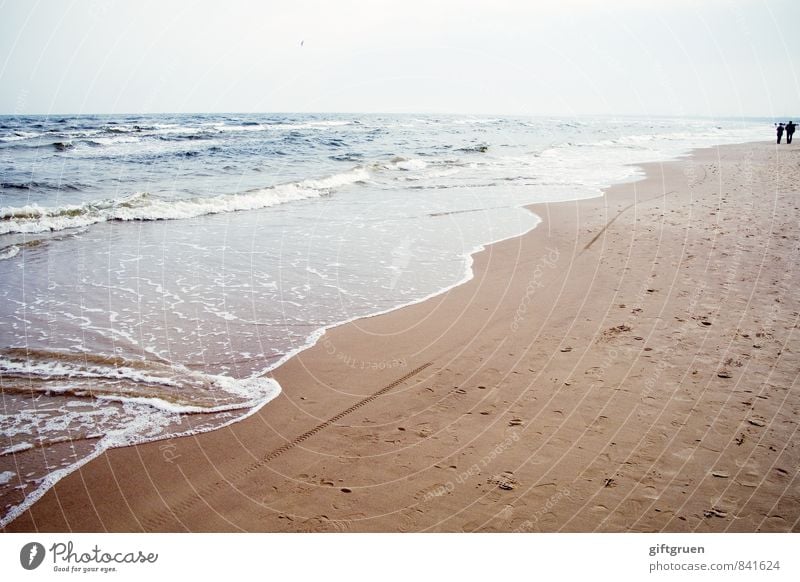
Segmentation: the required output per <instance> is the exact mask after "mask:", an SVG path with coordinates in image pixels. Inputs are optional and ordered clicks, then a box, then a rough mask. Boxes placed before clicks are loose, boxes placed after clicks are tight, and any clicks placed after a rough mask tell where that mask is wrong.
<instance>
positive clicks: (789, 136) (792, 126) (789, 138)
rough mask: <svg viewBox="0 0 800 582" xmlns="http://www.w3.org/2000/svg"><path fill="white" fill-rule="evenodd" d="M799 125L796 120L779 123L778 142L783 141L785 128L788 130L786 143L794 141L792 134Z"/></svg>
mask: <svg viewBox="0 0 800 582" xmlns="http://www.w3.org/2000/svg"><path fill="white" fill-rule="evenodd" d="M795 127H797V125H795V123H794V121H790V122H789V123H787V124H786V125H784V124H782V123H779V124H778V143H781V138H782V137H783V132H784V130H785V131H786V143H792V136H793V135H794V129H795Z"/></svg>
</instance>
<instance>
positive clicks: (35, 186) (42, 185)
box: [0, 180, 84, 192]
mask: <svg viewBox="0 0 800 582" xmlns="http://www.w3.org/2000/svg"><path fill="white" fill-rule="evenodd" d="M83 188H84V185H83V184H64V183H60V184H52V183H50V182H44V181H41V180H40V181H36V180H31V181H29V182H0V190H70V191H72V192H79V191H80V190H83Z"/></svg>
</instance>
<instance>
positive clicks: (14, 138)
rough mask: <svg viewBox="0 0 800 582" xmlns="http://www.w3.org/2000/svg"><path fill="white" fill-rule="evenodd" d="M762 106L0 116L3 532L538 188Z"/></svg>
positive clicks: (706, 131)
mask: <svg viewBox="0 0 800 582" xmlns="http://www.w3.org/2000/svg"><path fill="white" fill-rule="evenodd" d="M772 133H773V127H772V120H766V119H678V118H635V117H577V118H571V117H561V118H543V117H507V116H469V115H406V114H404V115H388V114H387V115H377V114H375V115H373V114H369V115H366V114H294V115H293V114H180V115H177V114H175V115H169V114H159V115H79V116H59V115H48V116H4V117H0V396H2V408H0V526H3V525H6V524H7V523H9V522H10V521H11V520H13V519H14V518H16V517H17V516H18V515H19V514H20V513H22V512H23V511H24V510H25V509H26V508H27V507H29V506H30V505H31V504H32V503H33V502H34V501H35V500H36V499H38V498H39V497H41V496H42V495H43V494H44V493H45V492H46V491H47V489H49V488H50V487H52V485H53V484H54V483H55V482H57V481H58V480H59V479H61V478H62V477H64V476H65V475H67V474H69V473H70V472H72V471H74V470H75V469H77V468H78V467H80V466H81V465H83V464H84V463H86V462H88V461H89V460H91V459H92V458H94V457H96V456H98V455H99V454H101V453H102V452H103V451H105V450H107V449H108V448H110V447H117V446H124V445H129V444H134V443H142V442H146V441H154V440H159V439H165V438H168V437H171V436H176V435H185V434H194V433H199V432H204V431H209V430H215V429H219V428H221V427H224V426H227V425H229V424H231V423H233V422H237V421H239V420H242V419H243V418H246V417H247V416H249V415H251V414H253V413H254V412H255V411H257V410H258V409H259V408H261V407H262V406H264V405H268V403H269V402H270V400H272V399H274V398H275V397H276V396H277V395H278V394H279V393H280V390H281V387H280V386H279V385H278V383H277V382H276V381H275V380H274V379H272V378H270V377H269V372H270V371H271V370H273V369H274V368H275V367H277V366H279V365H280V364H281V363H283V362H285V361H286V360H287V359H288V358H290V357H291V356H292V355H294V354H297V353H298V352H299V351H301V350H303V349H305V348H307V347H309V346H311V345H313V344H314V343H315V342H316V341H317V340H318V339H319V338H320V337H321V335H322V334H323V332H324V331H325V330H326V329H329V328H331V327H334V326H337V325H341V324H342V323H345V322H349V321H352V320H354V319H358V318H362V317H369V316H373V315H376V314H380V313H385V312H387V311H391V310H393V309H397V308H399V307H401V306H405V305H409V304H412V303H415V302H419V301H422V300H424V299H426V298H429V297H432V296H434V295H436V294H438V293H442V292H443V291H445V290H447V289H450V288H452V287H454V286H456V285H459V284H461V283H463V282H464V281H466V280H468V279H469V278H470V277H471V264H472V259H471V255H472V254H473V253H474V252H476V251H477V250H480V249H481V248H483V247H484V246H485V245H487V244H490V243H493V242H496V241H500V240H504V239H507V238H510V237H514V236H519V235H521V234H523V233H525V232H528V231H529V230H531V229H532V228H535V227H536V225H537V224H538V223H539V221H540V219H539V218H538V217H537V216H536V215H534V214H533V213H532V212H530V211H529V210H527V209H526V208H525V205H528V204H531V203H537V202H556V201H565V200H575V199H581V198H588V197H593V196H600V195H602V190H603V188H605V187H607V186H609V185H611V184H613V183H617V182H622V181H629V180H634V179H637V178H639V177H640V176H641V170H640V169H639V168H637V167H636V166H635V165H634V164H638V163H642V162H652V161H658V160H668V159H674V158H677V157H679V156H682V155H685V154H687V153H688V152H689V151H690V150H691V149H693V148H699V147H707V146H714V145H719V144H727V143H741V142H748V141H757V140H766V139H772Z"/></svg>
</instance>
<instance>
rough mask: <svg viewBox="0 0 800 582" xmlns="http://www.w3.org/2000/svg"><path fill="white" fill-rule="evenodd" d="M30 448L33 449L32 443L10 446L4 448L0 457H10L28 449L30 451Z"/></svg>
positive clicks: (0, 452)
mask: <svg viewBox="0 0 800 582" xmlns="http://www.w3.org/2000/svg"><path fill="white" fill-rule="evenodd" d="M4 434H5V433H4ZM5 436H8V435H5ZM32 448H33V444H32V443H27V442H22V443H16V444H14V445H11V446H10V447H8V448H5V449H3V450H2V451H0V457H4V456H5V455H11V454H13V453H20V452H22V451H27V450H28V449H32Z"/></svg>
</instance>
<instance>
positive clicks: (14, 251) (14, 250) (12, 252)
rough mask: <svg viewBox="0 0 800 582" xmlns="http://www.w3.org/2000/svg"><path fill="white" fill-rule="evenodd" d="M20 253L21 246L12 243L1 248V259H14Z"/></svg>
mask: <svg viewBox="0 0 800 582" xmlns="http://www.w3.org/2000/svg"><path fill="white" fill-rule="evenodd" d="M18 254H19V247H18V246H16V245H10V246H7V247H5V248H3V249H0V261H3V260H5V259H13V258H14V257H16V256H17V255H18Z"/></svg>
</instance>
